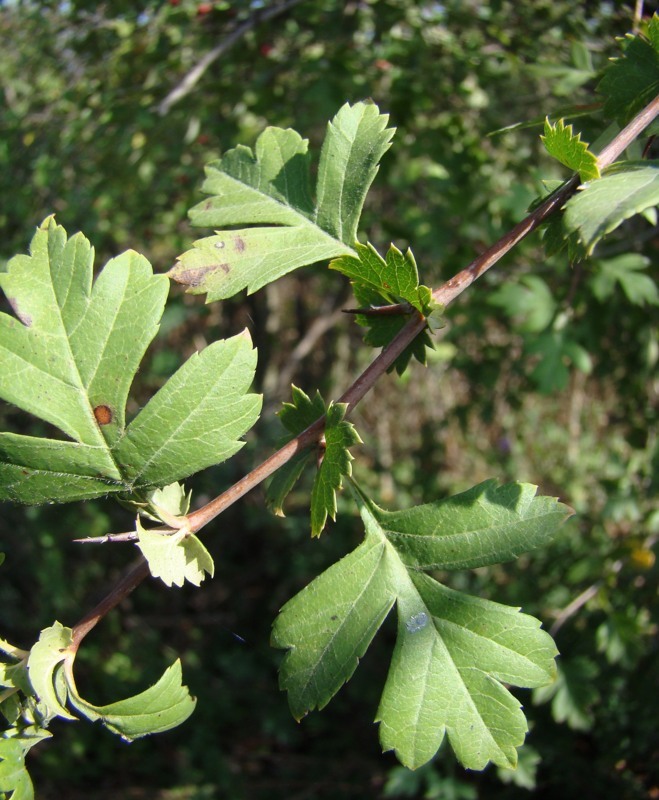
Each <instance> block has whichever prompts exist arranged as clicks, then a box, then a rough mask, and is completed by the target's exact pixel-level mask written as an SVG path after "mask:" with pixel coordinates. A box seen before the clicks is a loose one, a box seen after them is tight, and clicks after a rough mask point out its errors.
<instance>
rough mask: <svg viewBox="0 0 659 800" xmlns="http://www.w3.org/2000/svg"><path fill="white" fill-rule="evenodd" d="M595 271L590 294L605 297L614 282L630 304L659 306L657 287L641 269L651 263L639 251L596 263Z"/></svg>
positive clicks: (608, 295)
mask: <svg viewBox="0 0 659 800" xmlns="http://www.w3.org/2000/svg"><path fill="white" fill-rule="evenodd" d="M594 266H595V270H596V271H595V274H594V275H593V278H592V280H591V286H592V289H593V294H594V295H595V297H597V299H598V300H601V301H605V300H607V299H608V298H609V297H610V296H611V295H612V294H613V292H614V290H615V287H616V284H618V285H619V286H620V288H621V289H622V290H623V292H624V293H625V296H626V297H627V299H628V300H629V302H630V303H633V304H634V305H637V306H643V305H645V304H646V303H647V304H648V305H653V306H656V305H659V288H658V287H657V284H656V282H655V281H654V280H653V279H652V278H651V277H650V276H649V275H646V274H645V272H643V270H645V269H647V268H648V267H649V266H650V259H649V258H646V257H645V256H642V255H640V254H639V253H625V254H624V255H621V256H615V257H614V258H607V259H602V260H599V261H597V262H596V263H595V265H594Z"/></svg>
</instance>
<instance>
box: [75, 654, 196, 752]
mask: <svg viewBox="0 0 659 800" xmlns="http://www.w3.org/2000/svg"><path fill="white" fill-rule="evenodd" d="M181 680H182V673H181V662H180V661H179V660H178V659H177V660H176V661H175V662H174V663H173V664H172V666H171V667H168V668H167V669H166V670H165V672H164V673H163V675H162V676H161V677H160V679H159V680H158V682H157V683H155V684H154V685H153V686H151V687H150V688H148V689H146V690H145V691H143V692H141V693H140V694H137V695H135V696H134V697H129V698H127V699H125V700H119V701H118V702H116V703H110V704H109V705H106V706H95V705H92V704H91V703H88V702H87V701H86V700H83V699H82V698H81V697H80V696H79V695H78V694H77V692H76V691H75V690H74V688H73V687H71V686H69V701H70V703H71V705H72V706H73V708H75V709H76V711H78V712H79V713H80V714H82V715H83V716H84V717H87V719H90V720H92V721H95V720H100V721H101V722H102V723H103V725H105V727H106V728H108V729H109V730H111V731H112V732H113V733H117V734H119V736H121V737H122V739H125V740H126V741H133V740H134V739H139V738H140V737H142V736H148V735H149V734H152V733H162V732H163V731H168V730H170V728H175V727H176V726H177V725H180V724H181V723H183V722H185V720H186V719H187V718H188V717H189V716H190V714H192V712H193V711H194V708H195V705H196V703H197V701H196V699H195V698H194V697H191V695H190V693H189V691H188V689H187V688H186V687H185V686H183V685H182V682H181Z"/></svg>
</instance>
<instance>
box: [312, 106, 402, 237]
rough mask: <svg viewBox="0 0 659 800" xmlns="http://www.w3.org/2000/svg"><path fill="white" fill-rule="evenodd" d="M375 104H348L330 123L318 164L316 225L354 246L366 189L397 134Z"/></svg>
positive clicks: (385, 115) (387, 118)
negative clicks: (388, 126) (389, 126)
mask: <svg viewBox="0 0 659 800" xmlns="http://www.w3.org/2000/svg"><path fill="white" fill-rule="evenodd" d="M388 121H389V116H388V115H387V114H380V112H379V109H378V107H377V106H376V105H375V104H374V103H356V104H355V105H354V106H350V105H349V104H348V103H346V104H345V105H344V106H342V107H341V109H340V110H339V112H338V113H337V115H336V116H335V117H334V119H333V120H332V121H331V122H329V123H328V124H327V133H326V135H325V141H324V142H323V148H322V151H321V154H320V164H319V165H318V188H317V193H318V199H317V207H316V224H317V225H318V226H319V227H320V228H322V229H323V230H326V231H328V232H329V233H330V235H332V236H333V237H334V238H335V239H338V240H339V241H341V242H343V243H344V244H347V245H350V246H352V245H353V244H354V243H355V242H356V241H357V227H358V225H359V218H360V216H361V213H362V206H363V205H364V200H365V198H366V193H367V192H368V189H369V187H370V185H371V184H372V183H373V180H374V178H375V176H376V175H377V172H378V164H379V163H380V159H381V158H382V156H383V155H384V154H385V153H386V152H387V150H388V149H389V147H390V145H391V139H392V138H393V135H394V133H395V130H394V129H393V128H387V122H388Z"/></svg>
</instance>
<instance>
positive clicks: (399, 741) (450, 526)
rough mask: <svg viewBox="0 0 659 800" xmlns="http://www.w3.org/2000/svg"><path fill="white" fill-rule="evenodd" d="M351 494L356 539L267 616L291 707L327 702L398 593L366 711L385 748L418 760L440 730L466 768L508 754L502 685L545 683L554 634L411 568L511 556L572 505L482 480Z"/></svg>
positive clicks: (512, 726)
mask: <svg viewBox="0 0 659 800" xmlns="http://www.w3.org/2000/svg"><path fill="white" fill-rule="evenodd" d="M357 497H358V503H359V506H360V511H361V515H362V519H363V521H364V525H365V528H366V537H365V539H364V542H363V543H362V544H360V545H359V546H358V547H357V549H356V550H354V551H353V552H352V553H350V554H349V555H347V556H346V557H344V558H343V559H341V561H339V562H337V563H336V564H334V565H333V566H332V567H330V568H329V569H328V570H327V571H326V572H324V573H323V574H322V575H320V576H319V577H318V578H316V579H315V580H314V581H312V582H311V583H310V584H309V585H308V586H307V587H306V588H305V589H303V590H302V592H300V593H299V594H298V595H297V596H296V597H294V598H293V599H292V600H290V601H289V602H288V603H287V604H286V605H285V606H284V608H283V609H282V611H281V613H280V615H279V616H278V617H277V619H276V621H275V624H274V627H273V638H272V641H273V644H274V646H276V647H281V648H286V649H287V651H288V652H287V653H286V656H285V657H284V660H283V662H282V665H281V671H280V685H281V687H282V689H285V690H287V691H288V696H289V703H290V706H291V710H292V712H293V715H294V716H295V717H296V718H298V719H299V718H301V717H302V716H303V715H304V714H306V713H307V712H308V711H310V710H312V709H314V708H322V707H323V706H324V705H326V704H327V703H328V702H329V700H330V699H331V697H332V696H333V695H334V694H335V693H336V692H337V691H338V690H339V689H340V688H341V686H342V685H343V684H344V683H345V682H346V681H347V680H348V679H349V678H350V677H351V675H352V674H353V672H354V670H355V669H356V666H357V663H358V661H359V659H360V658H361V657H362V656H363V655H364V653H365V652H366V650H367V648H368V645H369V643H370V642H371V641H372V639H373V637H374V635H375V633H376V631H377V629H378V628H379V627H380V625H381V624H382V622H383V621H384V619H385V617H386V616H387V614H388V613H389V611H390V609H391V608H392V606H393V605H394V603H396V605H397V610H398V636H397V642H396V647H395V650H394V655H393V659H392V663H391V667H390V670H389V675H388V678H387V682H386V685H385V689H384V693H383V696H382V700H381V703H380V707H379V709H378V714H377V720H378V721H379V722H380V738H381V741H382V745H383V747H384V749H394V750H396V753H397V755H398V757H399V759H400V760H401V762H402V763H403V764H405V765H406V766H408V767H411V768H416V767H418V766H420V765H422V764H424V763H426V762H427V761H428V760H430V759H431V758H432V757H433V755H434V754H435V753H436V751H437V749H438V748H439V746H440V744H441V742H442V740H443V738H444V735H445V734H447V735H448V738H449V741H450V742H451V745H452V747H453V749H454V750H455V752H456V755H457V756H458V758H459V759H460V761H462V763H463V764H464V765H465V766H466V767H468V768H471V769H482V768H483V767H484V766H485V765H486V763H487V762H488V761H490V760H491V761H493V762H495V763H496V764H498V765H500V766H507V767H511V766H514V764H515V762H516V748H517V747H518V746H519V745H521V744H522V742H523V740H524V735H525V733H526V721H525V719H524V715H523V714H522V712H521V710H520V706H519V703H518V701H517V700H515V698H514V697H513V696H512V695H511V694H510V693H509V692H508V690H507V689H506V688H505V687H504V686H503V683H508V684H514V685H517V686H526V687H534V686H540V685H543V684H544V683H547V682H548V681H550V680H551V679H552V677H553V675H554V670H555V667H554V657H555V655H556V648H555V646H554V643H553V641H552V640H551V638H550V637H549V635H548V634H547V633H545V632H544V631H541V630H540V629H539V628H540V623H539V622H538V621H537V620H535V619H533V618H532V617H529V616H527V615H525V614H520V613H519V610H518V609H515V608H508V607H506V606H502V605H499V604H497V603H493V602H490V601H487V600H483V599H480V598H476V597H470V596H468V595H465V594H462V593H460V592H456V591H454V590H452V589H448V588H447V587H445V586H442V585H441V584H439V583H437V582H436V581H435V580H434V579H433V578H431V577H429V576H427V575H425V574H424V573H423V572H422V571H420V570H422V569H452V568H461V567H464V566H478V565H483V564H490V563H496V562H498V561H499V560H505V559H508V558H513V557H514V556H515V555H516V554H518V553H519V552H522V551H523V550H526V549H528V548H529V547H533V546H539V545H540V544H543V543H545V542H546V541H548V540H549V539H550V538H551V536H552V535H553V534H554V532H555V531H556V529H557V528H558V526H559V525H560V524H561V523H562V521H563V520H564V519H565V518H566V517H567V516H568V515H569V514H570V513H571V512H570V509H568V508H567V507H566V506H562V505H561V504H560V503H558V502H556V501H555V500H552V499H551V498H536V497H535V487H532V486H528V485H526V484H510V485H507V486H502V487H500V488H497V487H496V486H495V485H494V483H493V482H487V483H485V484H482V485H481V486H478V487H474V489H472V490H470V491H469V492H466V493H464V494H463V495H458V496H456V497H454V498H449V499H448V500H446V501H444V502H443V503H436V504H429V505H427V506H421V507H420V508H419V509H412V510H411V511H408V512H386V511H382V510H381V509H378V508H377V506H375V505H374V504H373V503H372V502H371V501H369V500H367V499H366V498H365V497H364V496H363V495H362V494H361V493H360V492H358V493H357Z"/></svg>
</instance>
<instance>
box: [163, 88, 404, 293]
mask: <svg viewBox="0 0 659 800" xmlns="http://www.w3.org/2000/svg"><path fill="white" fill-rule="evenodd" d="M387 121H388V117H387V116H386V115H384V114H380V113H379V111H378V109H377V106H375V105H373V104H372V103H356V104H355V105H353V106H351V105H348V104H346V105H344V106H343V107H342V108H341V109H340V111H339V112H338V113H337V115H336V116H335V117H334V119H333V120H332V121H331V122H330V123H329V124H328V127H327V134H326V137H325V142H324V144H323V148H322V152H321V156H320V163H319V166H318V184H317V188H316V192H317V201H316V205H314V203H313V200H312V197H311V191H310V179H309V157H308V153H307V140H306V139H302V137H301V136H300V135H299V134H297V133H296V132H295V131H293V130H290V129H286V130H283V129H281V128H267V129H266V130H265V131H264V132H263V133H262V134H261V136H259V138H258V140H257V142H256V147H255V152H252V151H251V149H250V148H248V147H244V146H242V145H240V146H238V147H237V148H235V149H233V150H230V151H229V152H227V153H226V154H225V155H224V156H223V157H222V159H221V160H220V161H217V162H214V163H213V164H210V165H209V166H208V167H207V169H206V180H205V182H204V184H203V186H202V191H204V192H205V193H206V194H209V195H211V197H210V198H209V199H208V200H205V201H204V202H202V203H200V204H199V205H197V206H195V207H194V208H193V209H192V210H191V211H190V218H191V221H192V224H193V225H195V226H197V227H213V228H216V229H221V230H218V232H217V233H216V235H214V236H208V237H206V238H204V239H200V240H199V241H197V242H195V243H194V247H193V249H192V250H189V251H187V252H186V253H184V254H183V255H182V256H181V257H180V259H179V261H178V262H177V263H176V264H175V265H174V267H173V268H172V269H171V270H170V272H169V275H170V277H171V278H172V279H173V280H175V281H177V282H179V283H182V284H184V285H186V286H187V287H188V290H189V291H190V292H191V293H193V294H202V293H206V294H207V295H208V297H207V300H208V302H211V301H213V300H219V299H222V298H227V297H231V296H233V295H234V294H236V293H237V292H239V291H241V290H242V289H247V291H248V292H255V291H256V290H257V289H260V288H261V287H262V286H265V285H266V284H267V283H270V282H271V281H273V280H276V279H277V278H280V277H281V276H282V275H285V274H286V273H288V272H291V271H292V270H294V269H297V268H298V267H302V266H305V265H307V264H313V263H314V262H317V261H323V260H328V259H330V258H334V257H335V256H339V255H342V254H350V253H353V252H354V250H353V247H354V245H355V242H356V239H357V225H358V223H359V217H360V215H361V211H362V206H363V203H364V198H365V196H366V192H367V191H368V188H369V187H370V185H371V183H372V181H373V178H374V177H375V174H376V173H377V169H378V163H379V161H380V159H381V157H382V155H383V154H384V153H385V152H386V150H387V149H388V147H389V143H390V140H391V138H392V136H393V130H392V129H390V128H387V127H386V126H387ZM237 225H241V226H249V227H241V228H235V227H233V226H237ZM225 226H232V229H231V230H228V229H226V230H225Z"/></svg>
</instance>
